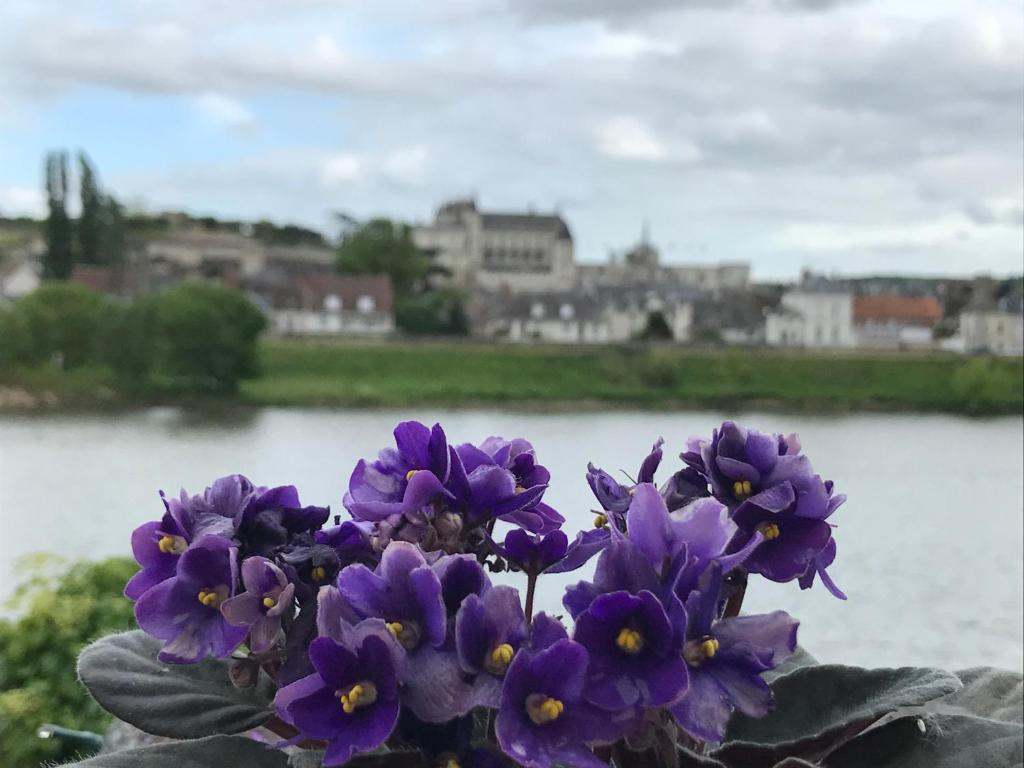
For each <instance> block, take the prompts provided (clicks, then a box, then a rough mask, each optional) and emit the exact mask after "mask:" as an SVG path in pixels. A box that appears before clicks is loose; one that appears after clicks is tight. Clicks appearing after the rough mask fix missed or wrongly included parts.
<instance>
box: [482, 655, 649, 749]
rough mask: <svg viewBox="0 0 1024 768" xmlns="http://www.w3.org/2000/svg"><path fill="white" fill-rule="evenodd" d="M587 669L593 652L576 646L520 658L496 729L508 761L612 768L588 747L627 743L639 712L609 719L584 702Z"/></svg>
mask: <svg viewBox="0 0 1024 768" xmlns="http://www.w3.org/2000/svg"><path fill="white" fill-rule="evenodd" d="M587 663H588V656H587V650H586V649H585V648H584V647H583V646H582V645H580V644H579V643H576V642H573V641H572V640H558V641H556V642H555V643H554V644H552V645H551V646H549V647H548V648H546V649H545V650H543V651H540V652H538V653H536V654H530V653H519V654H517V655H516V657H515V659H513V661H512V664H511V666H510V667H509V668H508V672H507V673H506V675H505V685H504V686H503V688H502V692H501V708H500V710H499V711H498V718H497V721H496V725H495V730H496V733H497V736H498V743H499V744H500V745H501V748H502V750H504V752H505V754H506V755H508V756H509V757H511V758H512V759H513V760H515V761H516V762H517V763H519V764H520V765H522V766H524V768H550V766H552V765H557V764H560V763H561V764H566V765H572V766H576V768H607V766H606V765H605V763H604V761H603V760H600V759H599V758H597V757H596V756H595V755H594V753H593V752H591V751H590V749H588V747H587V745H589V744H596V743H608V742H612V741H615V740H616V739H618V738H619V737H621V736H622V735H623V733H625V732H626V730H628V729H629V728H630V727H631V726H632V724H633V721H634V712H633V711H632V710H623V711H622V712H616V713H609V712H607V711H604V710H602V709H599V708H597V707H595V706H594V705H593V704H590V703H589V702H588V701H586V699H584V698H583V684H584V680H585V676H586V670H587Z"/></svg>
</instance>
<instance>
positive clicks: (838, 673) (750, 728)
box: [726, 664, 963, 744]
mask: <svg viewBox="0 0 1024 768" xmlns="http://www.w3.org/2000/svg"><path fill="white" fill-rule="evenodd" d="M962 687H963V685H962V683H961V682H960V680H959V678H957V677H956V675H953V674H951V673H949V672H944V671H942V670H939V669H930V668H917V667H902V668H900V669H861V668H860V667H846V666H843V665H840V664H819V665H817V666H811V667H801V668H799V669H797V670H795V671H793V672H790V673H789V674H788V675H784V676H782V677H780V678H778V679H777V680H775V682H774V683H772V693H774V694H775V710H774V711H773V712H771V713H769V714H768V715H767V716H766V717H762V718H751V717H745V716H743V715H739V714H738V715H737V716H736V717H734V718H733V720H732V722H730V723H729V730H728V733H727V736H726V740H727V741H746V742H752V743H755V744H784V743H786V742H790V741H797V740H799V739H803V738H806V737H808V736H814V735H815V734H819V733H822V732H823V731H827V730H831V729H834V728H839V727H841V726H842V725H843V724H845V723H849V722H852V721H857V720H863V719H866V718H870V719H872V720H877V719H878V718H879V717H881V716H882V715H885V714H887V713H888V712H892V711H893V710H895V709H898V708H900V707H909V706H917V705H920V704H924V703H925V702H928V701H931V700H933V699H937V698H939V697H940V696H945V695H946V694H949V693H953V692H954V691H957V690H959V689H960V688H962Z"/></svg>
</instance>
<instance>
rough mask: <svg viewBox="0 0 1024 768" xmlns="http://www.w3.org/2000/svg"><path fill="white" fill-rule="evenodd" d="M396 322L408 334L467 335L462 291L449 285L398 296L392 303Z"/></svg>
mask: <svg viewBox="0 0 1024 768" xmlns="http://www.w3.org/2000/svg"><path fill="white" fill-rule="evenodd" d="M395 325H397V326H398V327H399V329H401V331H402V332H403V333H407V334H409V335H411V336H466V335H467V334H468V333H469V318H467V317H466V310H465V307H464V306H463V299H462V294H460V293H459V292H458V291H454V290H450V289H442V290H437V291H428V292H426V293H421V294H420V295H418V296H410V297H406V298H404V299H401V300H400V301H399V302H398V304H397V306H396V307H395Z"/></svg>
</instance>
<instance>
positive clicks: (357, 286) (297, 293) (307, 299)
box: [292, 272, 394, 312]
mask: <svg viewBox="0 0 1024 768" xmlns="http://www.w3.org/2000/svg"><path fill="white" fill-rule="evenodd" d="M292 285H293V288H294V290H293V291H292V293H293V294H294V298H296V299H297V300H298V305H299V306H300V307H302V308H303V309H322V308H323V306H324V300H325V299H326V298H327V297H328V296H337V297H338V298H339V299H341V305H342V307H344V308H345V309H354V308H355V307H356V303H357V302H358V300H359V297H361V296H370V297H372V298H373V302H374V305H375V308H376V311H378V312H391V311H392V309H393V307H394V295H393V293H392V291H391V280H390V279H389V278H388V277H387V276H386V275H331V274H323V273H318V272H306V273H303V274H300V275H297V276H296V277H295V281H294V283H293V284H292Z"/></svg>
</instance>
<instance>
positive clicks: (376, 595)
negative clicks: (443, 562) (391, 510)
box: [338, 541, 446, 651]
mask: <svg viewBox="0 0 1024 768" xmlns="http://www.w3.org/2000/svg"><path fill="white" fill-rule="evenodd" d="M338 590H339V591H340V592H341V594H342V596H343V597H344V598H345V600H347V601H348V603H349V605H350V606H351V607H352V609H353V610H354V611H355V612H356V614H358V615H359V616H360V617H362V618H379V619H384V621H385V622H386V623H387V626H388V628H389V630H390V631H391V632H392V633H393V634H394V635H395V637H397V638H398V641H399V642H400V643H401V644H402V646H403V647H404V648H405V649H406V650H408V651H414V650H416V649H417V648H419V647H420V645H421V644H422V643H425V644H428V645H433V646H435V647H436V646H440V645H441V644H442V643H443V642H444V639H445V628H446V617H445V606H444V601H443V599H442V596H441V581H440V579H439V578H438V576H437V573H436V572H435V571H434V569H433V568H431V567H430V566H429V565H428V564H427V561H426V559H425V558H424V557H423V553H422V552H421V551H420V549H419V548H418V547H416V546H415V545H413V544H409V543H406V542H402V541H396V542H392V543H391V544H389V545H388V547H387V549H385V550H384V554H383V555H382V556H381V560H380V564H379V565H378V566H377V568H376V569H375V570H373V571H371V570H370V569H369V568H367V567H366V566H365V565H361V564H356V565H350V566H348V567H346V568H344V569H343V570H342V571H341V573H340V574H338Z"/></svg>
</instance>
